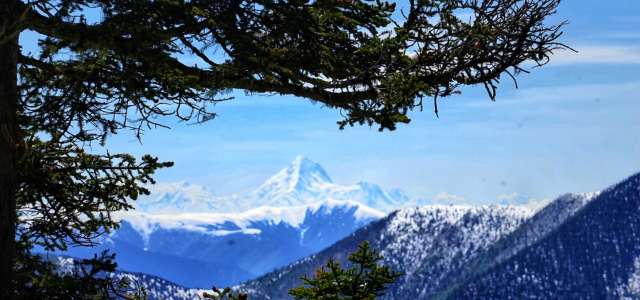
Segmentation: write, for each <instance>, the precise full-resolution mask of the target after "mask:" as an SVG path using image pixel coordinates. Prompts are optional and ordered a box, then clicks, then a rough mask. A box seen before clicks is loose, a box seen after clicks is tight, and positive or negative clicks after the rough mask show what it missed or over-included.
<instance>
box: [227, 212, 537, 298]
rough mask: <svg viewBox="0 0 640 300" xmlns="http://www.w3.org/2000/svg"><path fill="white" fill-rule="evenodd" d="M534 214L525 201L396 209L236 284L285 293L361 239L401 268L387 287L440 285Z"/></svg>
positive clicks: (258, 292)
mask: <svg viewBox="0 0 640 300" xmlns="http://www.w3.org/2000/svg"><path fill="white" fill-rule="evenodd" d="M533 214H534V211H533V210H531V209H529V208H526V207H513V206H501V205H491V206H470V205H427V206H422V207H417V208H408V209H403V210H399V211H396V212H393V213H391V214H390V215H388V216H387V217H385V218H384V219H381V220H379V221H375V222H373V223H371V224H369V225H367V226H365V227H364V228H362V229H359V230H358V231H356V232H354V233H353V234H352V235H350V236H348V237H347V238H345V239H343V240H341V241H339V242H338V243H336V244H334V245H332V246H331V247H329V248H327V249H326V250H324V251H321V252H320V253H317V254H314V255H312V256H309V257H307V258H305V259H303V260H300V261H297V262H295V263H293V264H291V265H289V266H287V267H285V268H282V269H279V270H276V271H274V272H272V273H269V274H267V275H265V276H262V277H259V278H257V279H255V280H252V281H250V282H248V283H245V284H242V285H240V286H238V287H236V289H237V290H238V291H245V292H247V293H249V297H250V299H255V300H259V299H260V300H262V299H285V298H286V297H287V291H288V290H289V289H290V288H293V287H296V286H298V285H300V284H301V283H302V282H301V281H300V280H295V278H298V277H299V276H301V274H313V273H314V271H315V269H316V268H318V267H319V266H321V265H322V264H325V263H326V262H327V259H328V258H333V259H334V260H335V261H339V262H342V263H348V262H346V258H347V256H348V255H349V253H350V252H352V251H354V250H356V249H357V245H358V244H360V243H361V242H362V241H368V242H369V243H371V245H372V247H373V249H375V251H380V252H381V254H382V255H383V256H384V257H385V258H384V260H383V261H381V262H382V263H383V264H385V265H387V266H389V267H390V268H391V269H393V270H396V271H399V272H402V273H403V276H401V277H399V278H398V279H396V281H397V284H394V285H392V286H393V288H395V289H396V290H391V291H390V292H391V293H395V292H396V291H397V289H398V288H399V291H400V292H405V293H406V292H407V291H406V290H405V289H412V290H413V291H414V293H415V291H416V289H419V290H421V289H423V288H427V287H432V286H437V285H443V284H445V283H446V282H448V280H449V279H448V278H451V277H454V276H457V274H459V273H460V271H461V270H463V269H464V267H465V266H466V263H468V262H469V261H470V260H471V259H472V258H474V257H476V256H477V255H479V254H480V253H482V251H484V250H486V249H487V248H488V247H489V246H490V245H492V244H493V243H495V242H497V241H498V240H500V239H501V238H502V237H504V236H506V235H508V234H509V233H511V232H513V231H515V230H516V229H517V228H518V227H519V226H520V225H521V224H522V223H524V222H525V221H526V220H527V219H529V218H530V217H531V216H533ZM276 277H277V279H275V278H276ZM418 294H420V293H418ZM387 298H389V297H387ZM392 299H394V298H392ZM395 299H424V298H423V297H414V298H411V297H401V298H395Z"/></svg>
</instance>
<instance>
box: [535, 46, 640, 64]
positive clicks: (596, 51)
mask: <svg viewBox="0 0 640 300" xmlns="http://www.w3.org/2000/svg"><path fill="white" fill-rule="evenodd" d="M570 46H571V47H572V48H573V49H575V50H576V51H578V53H575V52H573V51H571V50H555V51H554V54H553V55H551V56H550V62H549V65H550V66H559V65H568V64H580V63H604V64H640V46H597V45H582V46H574V45H570ZM523 65H524V66H523V67H529V66H533V65H534V63H533V61H530V62H529V61H528V62H525V63H524V64H523Z"/></svg>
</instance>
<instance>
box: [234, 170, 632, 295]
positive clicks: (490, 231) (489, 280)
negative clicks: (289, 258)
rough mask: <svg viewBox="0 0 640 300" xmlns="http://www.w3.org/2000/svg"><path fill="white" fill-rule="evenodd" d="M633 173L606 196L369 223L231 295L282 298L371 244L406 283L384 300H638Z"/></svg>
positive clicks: (449, 208)
mask: <svg viewBox="0 0 640 300" xmlns="http://www.w3.org/2000/svg"><path fill="white" fill-rule="evenodd" d="M638 210H640V175H635V176H633V177H631V178H629V179H627V180H625V181H624V182H622V183H620V184H618V185H616V186H613V187H611V188H609V189H607V190H605V191H603V192H599V193H587V194H566V195H563V196H560V197H559V198H558V199H556V200H555V201H553V202H552V203H551V204H549V205H548V206H546V207H545V208H544V209H542V210H540V211H536V210H534V209H531V208H527V207H525V206H515V207H514V206H502V205H492V206H481V207H469V206H455V205H446V206H444V205H429V206H423V207H419V208H410V209H403V210H400V211H397V212H394V213H392V214H390V215H389V216H387V217H386V218H383V219H381V220H378V221H375V222H373V223H371V224H369V225H367V226H365V227H363V228H361V229H359V230H358V231H356V232H355V233H353V234H351V235H349V236H348V237H346V238H345V239H343V240H341V241H339V242H337V243H336V244H334V245H332V246H331V247H329V248H327V249H325V250H323V251H321V252H320V253H317V254H315V255H312V256H309V257H306V258H304V259H302V260H299V261H297V262H295V263H293V264H291V265H289V266H286V267H284V268H281V269H279V270H276V271H274V272H271V273H269V274H266V275H264V276H261V277H259V278H257V279H255V280H252V281H249V282H247V283H245V284H242V285H240V286H238V287H236V288H235V289H236V290H240V291H247V292H248V293H249V294H250V298H251V299H287V298H288V297H290V296H288V294H287V291H288V290H289V289H290V288H292V287H296V286H299V285H300V284H302V282H301V280H299V279H298V277H299V276H301V275H304V274H314V271H315V269H317V268H319V267H320V266H321V265H323V264H325V263H326V262H327V259H328V258H334V259H335V260H337V261H340V262H342V263H343V264H347V265H348V262H347V261H346V256H347V255H348V254H349V253H350V252H351V251H354V250H355V249H357V248H356V246H357V244H359V243H361V242H362V241H364V240H367V241H369V242H370V243H371V244H372V245H373V248H374V249H376V251H380V252H381V254H382V255H383V256H385V259H384V260H383V261H382V262H381V263H383V264H385V265H388V266H389V267H390V268H391V269H394V270H396V271H399V272H402V273H403V274H404V275H402V276H401V277H399V278H398V279H397V283H395V284H392V285H390V286H389V289H388V290H387V294H386V295H384V296H383V297H381V299H636V298H637V297H638V296H639V295H640V271H639V270H640V239H638V237H637V236H636V235H638V234H640V214H639V213H638Z"/></svg>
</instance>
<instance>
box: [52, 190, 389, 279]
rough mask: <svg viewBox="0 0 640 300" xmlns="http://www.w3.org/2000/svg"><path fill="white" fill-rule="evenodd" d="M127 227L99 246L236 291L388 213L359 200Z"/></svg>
mask: <svg viewBox="0 0 640 300" xmlns="http://www.w3.org/2000/svg"><path fill="white" fill-rule="evenodd" d="M114 216H115V217H116V218H118V219H120V220H121V221H122V226H121V228H119V229H117V230H116V231H115V232H114V233H113V234H111V235H110V236H106V237H103V238H102V240H101V242H102V244H101V245H98V246H96V247H94V248H86V247H77V248H71V249H69V251H67V252H66V253H65V254H66V255H71V256H74V257H80V258H86V257H92V256H93V254H94V253H97V252H100V251H102V250H104V249H110V250H111V252H113V253H116V262H118V265H119V267H120V268H121V269H123V270H125V271H129V272H142V273H146V274H151V275H155V276H160V277H163V278H165V279H167V280H170V281H172V282H175V283H177V284H180V285H182V286H185V287H200V288H206V287H210V286H211V285H216V286H232V285H237V284H239V283H240V282H243V281H247V280H249V279H251V278H255V277H257V276H259V275H262V274H265V273H267V272H269V271H272V270H274V269H276V268H279V267H282V266H285V265H287V264H289V263H291V262H293V261H295V260H297V259H300V258H303V257H305V256H308V255H311V254H313V253H316V252H318V251H320V250H322V249H324V248H326V247H328V246H330V245H331V244H333V243H335V242H336V241H338V240H340V239H341V238H343V237H345V236H347V235H349V234H351V233H352V232H353V231H355V230H356V229H358V228H360V227H362V226H365V225H366V224H368V223H370V222H371V221H373V220H377V219H379V218H381V217H383V216H384V213H382V212H379V211H376V210H374V209H371V208H368V207H366V206H364V205H362V204H359V203H357V202H352V201H334V200H326V201H322V202H318V203H315V204H311V205H306V206H299V207H281V208H274V207H261V208H257V209H253V210H250V211H247V212H244V213H241V214H213V213H209V214H204V213H203V214H183V215H149V214H145V213H137V212H118V213H115V214H114Z"/></svg>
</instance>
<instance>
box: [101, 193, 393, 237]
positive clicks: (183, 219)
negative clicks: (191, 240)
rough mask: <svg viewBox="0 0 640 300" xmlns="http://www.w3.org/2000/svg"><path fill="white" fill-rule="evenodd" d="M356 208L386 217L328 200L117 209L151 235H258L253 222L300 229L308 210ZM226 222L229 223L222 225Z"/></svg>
mask: <svg viewBox="0 0 640 300" xmlns="http://www.w3.org/2000/svg"><path fill="white" fill-rule="evenodd" d="M337 207H338V208H342V209H348V208H354V207H355V208H356V211H355V213H354V216H355V218H356V220H357V221H362V222H364V221H366V220H373V219H379V218H382V217H384V216H385V214H384V213H383V212H381V211H378V210H375V209H373V208H370V207H367V206H365V205H362V204H360V203H357V202H355V201H338V200H333V199H327V200H324V201H320V202H316V203H313V204H308V205H303V206H294V207H270V206H263V207H259V208H254V209H251V210H248V211H246V212H243V213H239V214H238V213H183V214H174V215H152V214H148V213H143V212H133V211H126V212H114V217H115V218H116V219H117V220H122V221H127V222H129V223H130V224H131V225H132V226H133V228H134V229H135V230H136V231H138V232H139V233H140V234H141V235H142V236H143V237H145V236H146V237H148V236H149V234H151V233H152V232H153V231H155V230H157V229H159V228H162V229H178V228H179V229H186V230H190V231H200V232H202V233H207V234H212V235H216V236H218V235H227V234H230V233H245V234H255V233H260V230H259V229H253V228H249V227H250V225H251V224H252V223H255V222H264V223H270V224H274V225H278V224H280V223H281V222H284V223H286V224H288V225H289V226H291V227H294V228H298V227H299V226H300V224H302V223H303V222H304V220H305V217H306V215H307V213H311V214H314V213H316V212H317V211H318V210H320V209H323V212H325V214H327V213H329V212H330V211H331V210H332V209H335V208H337ZM228 222H230V223H233V224H235V226H233V227H236V228H238V229H236V230H224V229H219V228H220V227H229V224H228ZM223 224H226V225H225V226H223Z"/></svg>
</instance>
